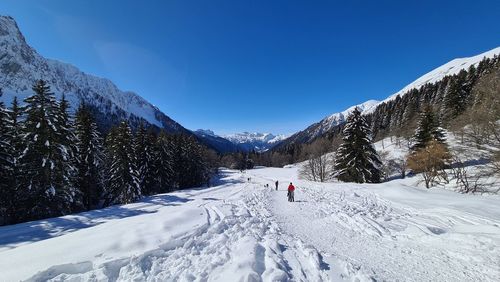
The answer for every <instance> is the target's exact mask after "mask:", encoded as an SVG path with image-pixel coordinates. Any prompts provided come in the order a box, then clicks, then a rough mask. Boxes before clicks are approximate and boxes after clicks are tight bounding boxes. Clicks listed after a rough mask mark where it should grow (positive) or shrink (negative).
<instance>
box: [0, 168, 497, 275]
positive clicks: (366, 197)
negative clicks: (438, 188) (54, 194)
mask: <svg viewBox="0 0 500 282" xmlns="http://www.w3.org/2000/svg"><path fill="white" fill-rule="evenodd" d="M247 177H251V178H252V181H251V182H250V183H247V182H246V179H247ZM276 178H277V179H279V180H280V183H281V184H280V189H279V191H275V190H274V187H273V186H274V185H273V184H274V180H275V179H276ZM289 181H293V182H294V184H296V186H297V192H296V202H295V203H288V202H287V201H286V184H288V182H289ZM219 182H220V183H218V184H219V186H216V187H212V188H206V189H192V190H186V191H179V192H174V193H170V194H165V195H159V196H154V197H150V198H147V199H145V200H144V201H142V202H140V203H136V204H131V205H125V206H117V207H111V208H108V209H104V210H100V211H92V212H88V213H83V214H80V215H72V216H67V217H62V218H56V219H49V220H45V221H39V222H32V223H26V224H20V225H15V226H7V227H2V228H0V273H3V274H1V275H2V276H3V277H0V281H4V280H5V281H19V280H27V281H174V280H175V281H398V280H399V281H498V279H499V278H500V269H499V262H500V249H499V247H498V246H500V227H499V226H500V220H499V217H498V214H499V213H500V212H497V213H495V214H492V215H491V216H484V213H479V212H478V213H475V212H470V210H471V209H466V210H465V211H461V210H459V208H457V209H454V208H453V207H451V206H452V205H449V206H447V205H444V206H435V207H432V208H427V207H425V206H421V205H419V201H418V199H419V198H418V196H419V194H422V193H431V192H429V191H425V190H421V189H416V188H412V187H405V186H404V185H402V184H401V183H400V184H397V183H396V184H392V185H393V186H395V187H383V186H382V185H378V186H376V187H377V189H376V190H374V189H375V186H374V185H371V186H370V185H354V184H339V183H335V184H332V183H329V184H319V183H313V182H308V181H300V180H297V169H296V168H294V167H292V168H288V169H276V168H262V169H255V170H251V171H248V172H247V173H239V172H235V171H227V170H226V171H223V173H222V178H221V180H220V181H219ZM265 184H269V185H270V186H271V187H273V188H264V185H265ZM379 188H380V189H379ZM394 189H398V190H397V192H394V191H393V190H394ZM399 193H400V194H401V195H399ZM412 195H415V197H416V198H415V199H417V200H415V199H413V200H412V199H411V196H412ZM446 195H448V197H449V196H451V197H454V196H453V195H457V196H460V197H462V196H463V195H458V194H453V193H452V192H450V193H448V194H445V196H446ZM420 196H421V195H420ZM427 196H432V195H431V194H429V195H427ZM445 196H443V197H445ZM408 197H410V198H408ZM435 197H440V196H439V195H436V196H435ZM478 198H479V199H478ZM438 200H439V199H438ZM472 200H477V201H478V203H483V201H484V203H483V206H484V205H486V206H487V205H488V204H489V203H490V200H492V201H495V200H496V201H498V199H497V198H493V199H488V198H486V199H482V198H481V197H476V198H475V199H472ZM407 201H409V202H410V204H408V203H406V202H407ZM471 207H474V206H471ZM124 210H128V213H124ZM119 215H121V216H119ZM63 219H65V220H67V221H68V222H71V224H69V223H66V222H65V223H64V224H60V225H62V227H65V228H59V229H57V228H54V226H55V225H57V224H58V223H59V222H60V221H61V220H63ZM74 219H78V221H77V222H79V223H80V224H75V223H74ZM72 220H73V221H72ZM85 220H87V221H85ZM40 226H42V227H45V228H47V229H50V230H53V232H52V233H51V234H49V235H47V236H46V237H43V236H39V235H40V234H39V233H40V230H39V229H37V228H40ZM34 227H36V228H35V229H32V228H34ZM60 227H61V226H60ZM30 228H31V229H30ZM2 232H4V233H3V234H6V235H4V236H2V235H1V234H2ZM30 232H32V233H33V234H30ZM30 235H31V236H30ZM7 236H8V237H9V238H11V239H10V240H8V239H6V238H7ZM16 237H22V238H31V240H28V239H26V240H24V241H23V240H18V241H16V240H13V239H12V238H16ZM35 237H40V238H35ZM6 242H9V243H8V244H6ZM41 253H43V255H40V256H37V255H36V254H41ZM16 266H17V267H16ZM4 275H5V276H4Z"/></svg>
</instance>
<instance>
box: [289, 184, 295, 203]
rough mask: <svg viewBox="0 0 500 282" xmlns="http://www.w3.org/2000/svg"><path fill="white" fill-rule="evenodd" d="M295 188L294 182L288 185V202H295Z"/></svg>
mask: <svg viewBox="0 0 500 282" xmlns="http://www.w3.org/2000/svg"><path fill="white" fill-rule="evenodd" d="M294 194H295V186H293V184H292V182H290V185H288V201H289V202H295V195H294Z"/></svg>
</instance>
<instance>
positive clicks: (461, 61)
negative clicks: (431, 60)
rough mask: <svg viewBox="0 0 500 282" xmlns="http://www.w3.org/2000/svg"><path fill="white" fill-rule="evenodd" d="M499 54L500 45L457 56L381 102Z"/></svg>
mask: <svg viewBox="0 0 500 282" xmlns="http://www.w3.org/2000/svg"><path fill="white" fill-rule="evenodd" d="M499 54H500V47H497V48H495V49H492V50H490V51H487V52H484V53H481V54H479V55H476V56H472V57H465V58H457V59H454V60H451V61H449V62H448V63H446V64H444V65H442V66H440V67H438V68H435V69H433V70H432V71H430V72H428V73H426V74H424V75H422V76H421V77H419V78H417V79H416V80H415V81H413V82H412V83H410V84H408V85H406V86H405V87H404V88H403V89H401V90H399V91H398V92H396V93H394V94H393V95H391V96H389V97H388V98H387V99H384V100H383V101H381V102H380V103H379V104H382V103H385V102H388V101H391V100H393V99H396V97H397V96H399V95H405V94H406V93H407V92H408V91H410V90H412V89H419V88H420V87H422V86H424V85H425V84H428V83H435V82H438V81H440V80H442V79H443V78H444V77H445V76H449V75H455V74H458V73H459V72H460V71H461V70H467V69H468V68H469V67H471V66H477V65H478V64H479V62H481V60H483V59H484V58H493V57H494V56H495V55H499ZM375 108H376V107H373V108H371V109H370V110H367V111H366V112H365V113H371V112H373V111H374V110H375Z"/></svg>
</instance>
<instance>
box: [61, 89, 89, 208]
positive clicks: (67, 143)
mask: <svg viewBox="0 0 500 282" xmlns="http://www.w3.org/2000/svg"><path fill="white" fill-rule="evenodd" d="M68 110H69V102H68V100H66V96H65V95H64V94H63V95H62V97H61V100H60V101H59V107H58V108H57V111H56V114H57V127H58V128H59V129H58V131H57V136H58V140H57V143H58V144H59V147H60V150H61V151H62V153H63V154H62V155H61V157H62V158H60V159H58V162H59V165H56V167H57V168H58V177H59V178H60V181H61V183H62V185H64V187H65V188H66V189H67V190H69V191H71V195H72V197H73V201H72V205H73V207H72V208H73V209H74V210H79V209H82V208H83V204H82V202H81V194H80V191H79V190H78V189H76V187H75V182H76V176H77V168H76V164H77V161H76V150H77V148H76V136H75V133H74V131H73V128H74V126H73V122H72V120H71V119H70V116H69V113H68Z"/></svg>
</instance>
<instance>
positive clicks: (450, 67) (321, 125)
mask: <svg viewBox="0 0 500 282" xmlns="http://www.w3.org/2000/svg"><path fill="white" fill-rule="evenodd" d="M499 54H500V47H497V48H495V49H492V50H490V51H487V52H484V53H481V54H479V55H476V56H472V57H467V58H458V59H454V60H452V61H450V62H448V63H446V64H444V65H442V66H440V67H438V68H436V69H434V70H432V71H430V72H428V73H426V74H424V75H422V76H421V77H419V78H418V79H416V80H415V81H413V82H412V83H410V84H408V85H407V86H405V87H404V88H403V89H401V90H399V91H398V92H396V93H394V94H393V95H391V96H389V97H388V98H386V99H384V100H383V101H376V100H369V101H366V102H365V103H362V104H360V105H355V106H352V107H350V108H348V109H347V110H345V111H343V112H340V113H335V114H332V115H330V116H328V117H326V118H324V119H322V120H321V121H319V122H317V123H315V124H312V125H310V126H309V127H307V128H306V129H305V130H303V131H299V132H297V133H295V134H293V135H292V136H290V137H289V138H287V139H286V140H284V141H283V143H282V144H283V145H286V144H290V143H304V142H310V141H312V140H313V139H315V138H316V137H318V136H321V135H323V134H324V133H326V132H329V131H330V130H332V129H333V128H334V127H335V126H337V125H340V124H342V123H344V122H345V119H346V117H347V115H348V114H349V113H350V112H352V110H353V109H354V108H355V107H358V108H359V109H360V110H361V111H362V112H363V114H370V113H372V112H373V111H375V109H376V108H377V107H378V106H379V105H381V104H382V103H385V102H387V101H390V100H392V99H395V98H396V97H397V96H398V95H405V94H406V93H408V91H409V90H411V89H414V88H415V89H418V88H420V87H422V86H423V85H425V84H427V83H434V82H437V81H440V80H442V79H443V78H444V77H445V76H448V75H454V74H457V73H459V72H460V71H461V70H464V69H465V70H467V69H468V68H469V67H470V66H472V65H474V66H477V65H478V64H479V62H480V61H481V60H482V59H484V58H492V57H494V56H495V55H499Z"/></svg>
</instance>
